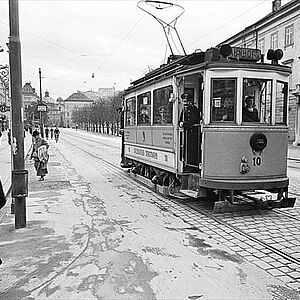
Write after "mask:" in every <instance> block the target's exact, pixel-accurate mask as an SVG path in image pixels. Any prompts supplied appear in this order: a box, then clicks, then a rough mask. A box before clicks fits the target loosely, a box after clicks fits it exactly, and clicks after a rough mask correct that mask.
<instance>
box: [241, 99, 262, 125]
mask: <svg viewBox="0 0 300 300" xmlns="http://www.w3.org/2000/svg"><path fill="white" fill-rule="evenodd" d="M242 120H243V122H259V118H258V111H257V109H256V108H255V101H254V97H253V96H247V97H246V98H245V106H244V107H243V118H242Z"/></svg>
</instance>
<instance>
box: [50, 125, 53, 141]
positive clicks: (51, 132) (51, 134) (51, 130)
mask: <svg viewBox="0 0 300 300" xmlns="http://www.w3.org/2000/svg"><path fill="white" fill-rule="evenodd" d="M50 136H51V140H53V128H52V127H51V129H50Z"/></svg>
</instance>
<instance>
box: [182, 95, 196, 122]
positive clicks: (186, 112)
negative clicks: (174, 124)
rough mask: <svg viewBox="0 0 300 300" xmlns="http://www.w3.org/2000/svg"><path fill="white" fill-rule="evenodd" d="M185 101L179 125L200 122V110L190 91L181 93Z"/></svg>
mask: <svg viewBox="0 0 300 300" xmlns="http://www.w3.org/2000/svg"><path fill="white" fill-rule="evenodd" d="M181 99H182V101H183V110H182V112H181V114H180V117H179V126H180V127H188V126H191V125H193V124H197V123H198V124H199V123H200V112H199V109H198V107H197V106H195V105H194V104H193V101H192V98H191V96H190V95H189V94H188V93H183V94H182V95H181Z"/></svg>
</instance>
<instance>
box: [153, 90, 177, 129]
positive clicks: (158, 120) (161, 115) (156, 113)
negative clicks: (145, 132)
mask: <svg viewBox="0 0 300 300" xmlns="http://www.w3.org/2000/svg"><path fill="white" fill-rule="evenodd" d="M172 93H173V87H172V86H171V85H170V86H167V87H163V88H160V89H157V90H154V92H153V117H154V121H153V122H154V124H156V125H158V124H159V125H172V119H173V102H169V99H170V97H171V94H172Z"/></svg>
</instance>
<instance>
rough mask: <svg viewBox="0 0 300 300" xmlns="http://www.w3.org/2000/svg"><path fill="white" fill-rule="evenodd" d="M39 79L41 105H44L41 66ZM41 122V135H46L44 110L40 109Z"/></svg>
mask: <svg viewBox="0 0 300 300" xmlns="http://www.w3.org/2000/svg"><path fill="white" fill-rule="evenodd" d="M39 80H40V105H42V99H43V95H42V71H41V68H39ZM40 124H41V126H40V127H41V128H40V131H41V137H42V138H43V137H44V126H43V125H44V124H43V115H42V111H40Z"/></svg>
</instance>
